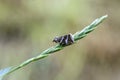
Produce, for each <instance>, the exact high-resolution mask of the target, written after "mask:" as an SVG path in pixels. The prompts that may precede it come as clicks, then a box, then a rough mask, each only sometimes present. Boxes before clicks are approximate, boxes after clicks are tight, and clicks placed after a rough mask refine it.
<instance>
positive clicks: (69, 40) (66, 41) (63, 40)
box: [53, 33, 74, 46]
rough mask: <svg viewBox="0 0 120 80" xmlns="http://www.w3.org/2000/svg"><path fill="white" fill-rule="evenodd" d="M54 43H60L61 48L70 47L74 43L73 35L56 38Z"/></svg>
mask: <svg viewBox="0 0 120 80" xmlns="http://www.w3.org/2000/svg"><path fill="white" fill-rule="evenodd" d="M53 42H56V43H59V44H60V45H61V46H68V45H71V44H73V43H74V38H73V36H72V34H71V33H69V34H67V35H64V36H60V37H55V38H54V39H53Z"/></svg>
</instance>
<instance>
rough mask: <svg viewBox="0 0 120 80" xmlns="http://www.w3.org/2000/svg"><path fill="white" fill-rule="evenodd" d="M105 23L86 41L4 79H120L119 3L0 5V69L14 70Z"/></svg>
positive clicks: (24, 0)
mask: <svg viewBox="0 0 120 80" xmlns="http://www.w3.org/2000/svg"><path fill="white" fill-rule="evenodd" d="M105 14H108V16H109V17H108V18H107V19H106V20H105V21H104V22H103V23H102V24H100V25H99V27H98V28H97V29H96V30H95V31H93V32H92V33H90V34H89V35H88V36H87V37H85V38H84V39H82V40H80V41H78V42H77V43H75V44H74V45H71V46H68V47H66V48H65V49H64V50H61V51H59V52H56V53H54V54H52V55H51V56H49V57H47V58H45V59H42V60H40V61H36V62H34V63H31V64H29V65H27V66H25V67H24V68H22V69H20V70H17V71H15V72H14V73H12V74H10V75H9V76H7V77H6V80H120V22H119V21H120V1H119V0H109V1H108V0H0V69H3V68H6V67H9V66H14V65H18V64H20V63H21V62H23V61H25V60H27V59H29V58H31V57H34V56H37V55H38V54H40V52H42V51H43V50H45V49H47V48H49V47H51V46H54V45H55V43H53V42H52V40H53V38H54V37H55V36H61V35H64V34H68V33H72V34H73V33H75V32H76V31H79V30H81V29H83V28H84V27H85V26H87V25H89V24H90V23H91V22H92V21H93V20H95V19H96V18H98V17H101V16H103V15H105Z"/></svg>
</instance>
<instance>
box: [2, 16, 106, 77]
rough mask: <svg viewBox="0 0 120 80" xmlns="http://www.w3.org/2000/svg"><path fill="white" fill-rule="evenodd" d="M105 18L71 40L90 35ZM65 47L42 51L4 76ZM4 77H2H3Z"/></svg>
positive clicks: (99, 19) (94, 22)
mask: <svg viewBox="0 0 120 80" xmlns="http://www.w3.org/2000/svg"><path fill="white" fill-rule="evenodd" d="M106 18H107V15H105V16H102V17H100V18H98V19H96V20H95V21H93V22H92V23H91V24H90V25H88V26H87V27H85V28H84V29H83V30H82V31H79V32H76V33H75V34H73V38H74V41H77V40H79V39H82V38H84V37H85V36H86V35H87V34H88V33H90V32H91V31H93V30H94V29H95V28H96V27H97V25H99V24H100V23H101V22H102V21H103V20H104V19H106ZM64 47H65V46H61V45H59V44H57V45H56V46H53V47H51V48H48V49H47V50H45V51H43V52H42V53H40V55H38V56H36V57H33V58H30V59H28V60H26V61H24V62H23V63H21V64H20V65H18V66H15V67H13V68H12V69H11V70H10V71H9V72H8V73H6V74H5V75H8V74H10V73H12V72H14V71H16V70H18V69H20V68H22V67H24V66H26V65H28V64H29V63H31V62H34V61H37V60H40V59H42V58H45V57H47V56H49V54H51V53H54V52H56V51H59V50H61V49H63V48H64ZM5 75H4V76H5Z"/></svg>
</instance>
